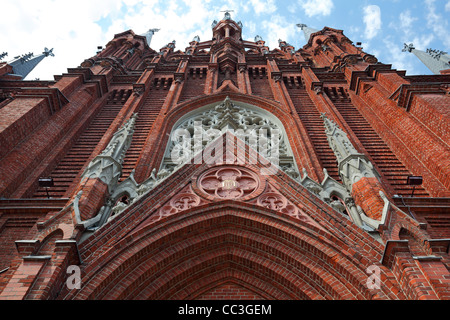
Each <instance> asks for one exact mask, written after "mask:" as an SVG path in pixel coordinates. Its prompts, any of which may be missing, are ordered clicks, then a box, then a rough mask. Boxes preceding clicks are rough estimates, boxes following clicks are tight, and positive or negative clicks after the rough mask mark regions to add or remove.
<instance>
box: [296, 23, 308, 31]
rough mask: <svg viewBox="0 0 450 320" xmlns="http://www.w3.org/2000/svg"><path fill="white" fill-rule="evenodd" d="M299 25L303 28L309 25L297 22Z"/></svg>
mask: <svg viewBox="0 0 450 320" xmlns="http://www.w3.org/2000/svg"><path fill="white" fill-rule="evenodd" d="M297 27H299V28H300V29H302V30H303V28H305V27H307V25H306V24H304V23H299V24H297Z"/></svg>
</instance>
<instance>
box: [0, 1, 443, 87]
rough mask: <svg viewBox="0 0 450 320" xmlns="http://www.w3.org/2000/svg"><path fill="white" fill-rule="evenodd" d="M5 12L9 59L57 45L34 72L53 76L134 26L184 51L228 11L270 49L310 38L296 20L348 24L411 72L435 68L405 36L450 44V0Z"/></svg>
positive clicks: (368, 45) (11, 8) (42, 7)
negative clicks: (407, 46)
mask: <svg viewBox="0 0 450 320" xmlns="http://www.w3.org/2000/svg"><path fill="white" fill-rule="evenodd" d="M1 8H2V11H3V12H7V14H5V15H2V19H0V30H2V31H1V33H0V43H1V44H2V47H1V48H0V53H1V52H8V56H7V57H6V58H5V59H4V60H6V61H9V60H11V59H12V58H13V57H14V56H17V55H20V54H24V53H28V52H34V53H35V55H36V54H38V53H40V52H42V51H43V49H44V47H48V48H54V53H55V55H56V56H55V57H49V58H46V59H45V60H44V61H43V62H42V63H41V64H40V65H39V66H38V67H37V68H36V69H35V70H34V71H33V72H32V74H30V75H29V77H28V78H27V79H30V80H32V79H35V78H40V79H41V80H53V76H54V75H58V74H62V73H65V72H67V68H72V67H77V66H79V65H80V64H81V62H83V60H84V59H87V58H90V57H92V56H94V55H95V52H96V51H97V46H105V45H106V44H107V43H108V41H110V40H111V39H112V38H113V37H114V34H117V33H120V32H123V31H126V30H129V29H132V30H133V31H134V32H136V33H137V34H142V33H145V32H146V31H147V30H148V29H150V28H159V29H161V30H160V31H159V32H157V33H156V34H155V36H154V37H153V40H152V44H151V47H152V48H153V49H155V50H159V49H160V48H162V47H163V46H164V45H165V44H167V43H168V42H171V41H172V40H175V41H176V49H177V50H182V51H184V50H185V48H186V47H187V46H188V44H189V42H190V41H191V40H192V38H193V37H194V36H196V35H198V36H200V39H201V41H205V40H209V39H211V36H212V32H211V23H212V22H213V20H220V19H222V17H223V12H221V11H222V10H225V9H229V10H234V11H233V12H231V16H232V18H233V19H234V20H236V21H241V22H242V23H243V25H244V27H243V38H244V39H245V40H251V41H253V39H254V37H255V36H256V35H260V36H261V37H262V38H263V39H264V40H265V41H266V44H268V45H269V47H270V48H271V49H273V48H275V47H277V46H278V39H282V40H285V41H287V42H288V43H290V44H292V45H293V46H294V47H295V48H296V49H298V48H301V47H303V46H304V45H305V44H306V41H305V39H304V37H303V33H302V32H301V30H300V29H299V28H298V27H296V24H297V23H305V24H307V25H308V26H310V27H312V28H315V29H318V30H320V29H322V28H323V27H325V26H327V27H331V28H335V29H341V30H343V31H344V34H345V35H346V36H347V37H349V38H350V39H351V40H352V41H354V42H362V43H363V48H364V51H365V52H367V53H370V54H373V55H375V56H376V57H377V58H378V60H379V61H380V62H383V63H386V64H392V66H393V68H396V69H399V70H406V71H407V74H408V75H413V74H431V72H430V71H429V70H428V69H427V68H426V67H425V66H424V65H423V64H422V63H421V62H420V61H419V60H418V59H417V58H416V57H415V56H414V55H413V54H411V53H407V52H402V49H403V43H405V42H406V43H408V44H409V43H411V42H412V43H414V45H415V47H416V48H417V49H421V50H426V49H427V48H432V49H438V50H443V51H446V52H449V51H450V32H449V30H450V28H449V27H450V23H449V17H450V0H424V1H416V0H389V1H388V0H378V1H377V0H290V1H285V0H278V1H277V0H247V1H237V0H229V1H217V0H216V1H213V0H177V1H172V0H170V1H168V0H160V1H158V0H152V1H148V0H147V1H140V0H77V1H68V0H40V1H36V0H3V1H2V5H1Z"/></svg>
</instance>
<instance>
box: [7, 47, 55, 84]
mask: <svg viewBox="0 0 450 320" xmlns="http://www.w3.org/2000/svg"><path fill="white" fill-rule="evenodd" d="M48 56H52V57H54V56H55V55H54V54H53V49H51V50H49V49H47V48H45V49H44V52H42V53H41V54H40V55H38V56H36V57H35V56H34V54H33V53H28V54H24V55H22V56H17V57H15V58H14V60H12V61H11V62H8V64H9V65H10V66H11V67H12V68H13V74H15V75H18V76H20V77H22V79H25V78H26V77H27V76H28V75H29V74H30V73H31V71H33V69H34V68H35V67H36V66H37V65H38V64H39V63H40V62H41V61H42V60H44V58H46V57H48Z"/></svg>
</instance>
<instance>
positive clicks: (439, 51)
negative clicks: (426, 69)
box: [427, 48, 447, 60]
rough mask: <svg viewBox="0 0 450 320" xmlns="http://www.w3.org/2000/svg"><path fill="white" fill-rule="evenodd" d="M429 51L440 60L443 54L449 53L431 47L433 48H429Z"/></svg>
mask: <svg viewBox="0 0 450 320" xmlns="http://www.w3.org/2000/svg"><path fill="white" fill-rule="evenodd" d="M427 53H428V54H429V55H430V56H431V57H433V58H434V59H436V60H439V59H440V58H441V56H442V55H445V54H447V52H444V51H442V50H435V49H431V48H428V49H427Z"/></svg>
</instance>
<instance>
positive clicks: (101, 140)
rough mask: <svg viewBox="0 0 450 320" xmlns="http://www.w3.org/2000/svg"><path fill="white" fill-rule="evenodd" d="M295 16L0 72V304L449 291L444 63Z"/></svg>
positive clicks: (448, 126)
mask: <svg viewBox="0 0 450 320" xmlns="http://www.w3.org/2000/svg"><path fill="white" fill-rule="evenodd" d="M297 26H298V27H299V28H300V29H301V30H302V31H303V33H304V35H305V37H306V40H307V44H306V45H305V46H304V47H303V48H301V49H298V50H296V49H295V48H294V47H293V46H292V45H290V44H289V43H287V42H285V41H283V40H279V47H278V48H269V47H267V46H266V44H265V42H264V40H263V39H262V38H261V37H260V36H257V37H256V38H255V39H254V41H247V40H243V39H242V28H243V25H242V23H241V22H236V21H234V20H233V19H232V18H231V17H230V15H229V13H226V14H225V17H224V18H223V19H222V20H221V21H218V22H217V21H214V22H213V24H212V35H211V39H209V40H206V41H201V40H200V39H199V37H195V38H194V39H193V40H192V42H190V43H189V46H188V47H187V48H186V49H185V50H184V51H183V50H179V49H176V44H175V41H173V42H170V43H168V44H167V45H166V46H164V47H163V48H161V49H160V50H159V51H156V50H154V49H152V48H151V47H150V40H151V36H152V35H153V34H154V33H155V32H156V30H155V29H153V30H150V31H149V32H148V33H147V34H144V35H138V34H135V33H134V32H133V31H131V30H130V31H126V32H123V33H120V34H117V35H116V36H115V37H114V39H112V40H111V41H110V42H109V43H108V44H107V45H106V47H105V48H104V49H101V50H100V51H99V52H98V53H97V55H95V56H94V57H92V58H90V59H87V60H85V61H84V62H82V63H81V65H80V66H79V67H77V68H70V69H68V71H67V73H64V74H62V75H58V76H55V80H54V81H40V80H34V81H26V80H23V74H20V70H21V69H20V68H19V67H20V66H22V67H24V66H26V65H27V63H28V64H30V63H33V61H35V60H33V59H34V58H33V59H32V57H31V56H24V57H22V58H21V59H19V60H17V61H14V62H11V63H6V62H4V63H2V64H0V145H1V148H0V197H1V198H0V299H4V300H8V299H14V300H62V299H66V300H71V299H75V300H85V299H93V300H103V299H104V300H183V299H186V300H194V299H195V300H196V299H231V300H234V299H236V300H237V299H261V300H265V299H267V300H320V299H323V300H352V299H355V300H374V299H376V300H423V299H429V300H445V299H449V298H450V256H449V245H450V144H449V142H450V113H449V110H450V109H449V106H450V96H449V84H450V72H449V70H445V68H444V69H442V70H439V72H438V73H435V74H434V75H420V76H410V75H406V73H405V72H404V71H399V70H395V69H393V68H392V66H391V65H389V64H384V63H381V62H379V61H378V60H377V58H376V57H374V56H373V55H371V54H368V53H365V52H364V51H362V48H361V47H360V46H357V45H356V46H355V45H354V44H353V42H352V41H351V40H349V39H348V38H347V37H346V36H345V35H344V33H343V32H342V31H341V30H336V29H333V28H329V27H325V28H323V29H322V30H315V29H312V28H309V27H308V26H306V25H303V24H299V25H297ZM293 27H295V26H293ZM405 48H406V49H407V50H408V51H409V52H413V53H416V54H419V53H420V52H418V51H417V50H415V49H414V47H413V46H412V45H410V46H405ZM406 49H405V51H406ZM43 54H44V55H45V56H48V55H52V53H51V51H49V50H47V49H46V51H45V52H44V53H43ZM405 54H407V53H405ZM420 54H421V57H422V58H424V57H425V58H427V57H428V59H430V61H432V59H434V60H436V61H437V62H439V61H438V59H441V58H442V57H445V53H442V52H440V53H439V54H437V53H436V52H434V51H433V52H432V51H429V52H428V53H420ZM443 54H444V55H443ZM35 58H37V57H35ZM49 59H50V58H49ZM441 60H442V59H441ZM22 69H23V68H22ZM16 70H19V71H16Z"/></svg>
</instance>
